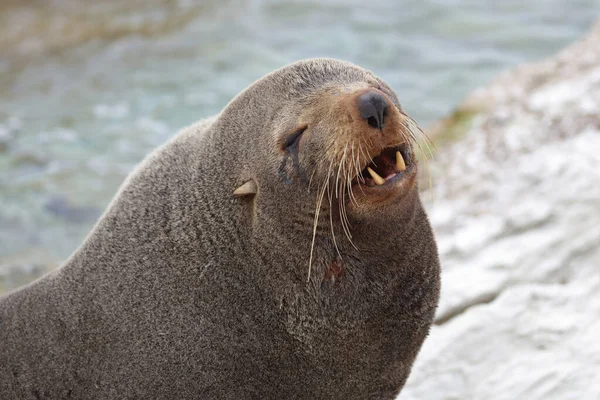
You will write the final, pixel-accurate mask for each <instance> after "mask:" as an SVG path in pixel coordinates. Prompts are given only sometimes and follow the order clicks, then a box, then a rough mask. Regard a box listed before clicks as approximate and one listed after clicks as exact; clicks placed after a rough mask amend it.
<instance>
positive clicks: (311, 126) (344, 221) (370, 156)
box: [0, 59, 440, 399]
mask: <svg viewBox="0 0 600 400" xmlns="http://www.w3.org/2000/svg"><path fill="white" fill-rule="evenodd" d="M415 132H416V131H415V124H414V123H413V122H412V120H411V119H410V118H409V117H408V116H407V115H406V114H405V113H404V111H403V110H402V108H401V106H400V104H399V102H398V99H397V97H396V95H395V94H394V92H393V91H392V90H391V89H390V88H389V87H388V85H386V84H385V83H384V82H383V81H382V80H381V79H379V78H377V77H376V76H374V75H373V74H372V73H370V72H368V71H366V70H364V69H362V68H360V67H358V66H355V65H353V64H350V63H347V62H341V61H337V60H331V59H313V60H306V61H301V62H297V63H294V64H291V65H289V66H286V67H284V68H282V69H280V70H277V71H275V72H272V73H271V74H269V75H267V76H265V77H264V78H262V79H260V80H259V81H257V82H255V83H254V84H252V85H251V86H250V87H248V88H247V89H246V90H244V91H243V92H242V93H241V94H239V95H238V96H237V97H236V98H234V99H233V100H232V101H231V102H230V103H229V104H228V105H227V106H226V107H225V108H224V109H223V111H222V112H221V113H220V114H219V115H217V116H216V117H213V118H210V119H208V120H205V121H202V122H200V123H197V124H196V125H193V126H191V127H189V128H187V129H184V130H183V131H181V132H180V133H179V134H177V135H176V136H175V137H174V138H173V139H172V140H171V141H170V142H168V143H167V144H165V145H164V146H162V147H161V148H159V149H157V150H156V151H154V152H153V153H152V154H151V155H150V156H149V157H147V159H145V160H144V161H143V162H142V163H141V165H140V166H139V167H138V168H137V169H136V171H134V172H133V173H132V174H131V175H130V176H129V177H128V178H127V180H126V181H125V183H124V184H123V185H122V187H121V189H120V190H119V193H118V194H117V195H116V197H115V199H114V200H113V201H112V203H111V204H110V206H109V207H108V209H107V210H106V212H105V213H104V214H103V215H102V217H101V218H100V220H99V221H98V223H97V224H96V226H95V227H94V229H93V230H92V232H91V233H90V235H89V236H88V237H87V239H86V240H85V242H84V243H83V244H82V245H81V246H80V247H79V248H78V249H77V250H76V251H75V253H74V254H73V255H72V256H71V257H70V259H69V260H68V261H67V262H66V264H65V265H64V266H62V267H61V268H59V269H58V270H56V271H54V272H52V273H50V274H48V275H47V276H45V277H43V278H41V279H40V280H38V281H36V282H33V283H32V284H30V285H28V286H26V287H24V288H22V289H20V290H17V291H15V292H13V293H11V294H8V295H6V296H4V297H2V298H1V300H0V397H1V398H7V399H9V398H10V399H17V398H18V399H64V398H72V399H116V398H119V399H150V398H151V399H292V398H294V399H300V398H306V399H317V398H328V399H338V398H339V399H367V398H369V399H370V398H377V399H391V398H393V397H395V396H396V395H397V393H398V392H399V391H400V389H401V388H402V386H403V384H404V382H405V380H406V378H407V377H408V374H409V372H410V369H411V365H412V363H413V361H414V359H415V357H416V355H417V353H418V351H419V349H420V347H421V344H422V343H423V340H424V339H425V337H426V335H427V333H428V331H429V328H430V325H431V323H432V320H433V317H434V313H435V309H436V306H437V303H438V296H439V287H440V280H439V272H440V268H439V261H438V254H437V249H436V244H435V241H434V237H433V234H432V231H431V228H430V225H429V222H428V220H427V217H426V214H425V212H424V210H423V207H422V205H421V202H420V199H419V194H418V190H417V183H416V173H417V162H416V159H415V157H414V152H415V151H414V150H415V143H416V142H415Z"/></svg>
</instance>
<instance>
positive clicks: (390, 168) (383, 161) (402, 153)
mask: <svg viewBox="0 0 600 400" xmlns="http://www.w3.org/2000/svg"><path fill="white" fill-rule="evenodd" d="M412 169H413V162H412V157H411V153H410V151H409V148H408V146H407V145H406V143H403V144H400V145H398V146H393V147H386V148H384V149H383V150H382V151H381V152H380V153H379V154H377V155H376V156H375V157H373V159H372V161H371V162H370V163H369V164H368V165H367V166H365V168H364V169H363V170H362V171H361V172H360V173H359V174H358V175H357V176H356V177H355V178H354V179H353V180H352V184H353V185H355V184H356V185H364V186H368V187H383V186H388V185H391V184H393V183H394V182H397V181H399V180H401V179H402V177H404V176H405V175H406V174H407V173H408V172H410V171H411V170H412Z"/></svg>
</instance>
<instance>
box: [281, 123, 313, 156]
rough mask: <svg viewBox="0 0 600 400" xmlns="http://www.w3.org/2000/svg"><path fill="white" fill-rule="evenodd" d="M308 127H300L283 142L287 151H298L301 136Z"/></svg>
mask: <svg viewBox="0 0 600 400" xmlns="http://www.w3.org/2000/svg"><path fill="white" fill-rule="evenodd" d="M306 128H307V127H306V126H303V127H302V128H300V129H298V130H297V131H296V132H294V134H292V135H290V136H289V137H288V138H287V139H285V142H284V143H283V147H284V149H285V151H289V152H297V151H298V144H299V143H300V138H301V137H302V134H303V133H304V131H305V130H306Z"/></svg>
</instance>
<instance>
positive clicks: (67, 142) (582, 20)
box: [0, 0, 600, 290]
mask: <svg viewBox="0 0 600 400" xmlns="http://www.w3.org/2000/svg"><path fill="white" fill-rule="evenodd" d="M598 15H600V0H529V1H522V0H504V1H492V0H487V1H483V0H467V1H464V0H463V1H458V0H437V1H435V0H409V1H402V2H393V1H387V0H371V1H368V2H365V1H363V0H344V1H342V0H325V1H307V2H293V1H276V0H262V1H261V0H248V1H243V2H237V1H197V2H196V1H169V0H149V1H148V0H147V1H142V0H129V1H127V2H124V1H116V0H109V1H103V2H96V1H92V0H45V1H44V2H38V1H33V0H27V1H25V0H22V1H17V0H9V1H5V2H3V3H2V5H0V171H1V175H0V290H2V285H4V286H5V287H12V286H15V285H17V284H20V283H22V282H23V281H26V280H27V279H29V278H28V276H29V275H32V274H33V275H36V274H38V273H39V271H42V270H44V269H47V268H50V267H52V266H55V265H57V264H58V263H60V261H61V260H64V259H65V258H66V257H68V255H69V254H70V253H71V252H72V251H73V250H74V249H75V248H76V246H77V245H78V244H79V243H80V242H81V241H82V240H83V238H84V237H85V235H86V233H87V232H88V231H89V229H90V228H91V227H92V225H93V224H94V221H95V220H96V219H97V217H98V216H99V215H100V213H101V212H102V210H103V208H104V207H105V206H106V205H107V204H108V202H109V201H110V199H111V197H112V196H113V195H114V193H115V191H116V190H117V188H118V186H119V184H120V183H121V181H122V180H123V178H124V177H125V176H126V174H127V173H128V172H130V171H131V170H132V168H133V167H134V166H135V164H136V163H137V162H139V161H140V160H141V158H142V157H143V156H144V155H145V154H147V153H148V152H149V151H151V149H152V148H154V147H155V146H157V145H158V144H160V143H162V142H164V141H165V140H166V139H167V138H168V137H169V136H170V135H172V134H173V132H175V131H176V130H177V129H178V128H180V127H182V126H185V125H187V124H189V123H191V122H193V121H196V120H198V119H200V118H202V117H205V116H208V115H211V114H214V113H216V112H218V110H220V109H221V108H222V107H223V106H224V105H225V104H226V103H227V101H228V100H229V99H231V98H232V97H233V96H234V95H235V94H236V93H238V92H239V91H240V90H241V89H243V88H244V87H246V86H247V85H248V84H249V83H251V82H252V81H254V80H255V79H257V78H259V77H261V76H262V75H264V74H265V73H267V72H269V71H271V70H272V69H274V68H277V67H280V66H282V65H284V64H287V63H289V62H291V61H294V60H296V59H300V58H306V57H313V56H328V57H337V58H342V59H346V60H350V61H353V62H356V63H358V64H360V65H362V66H364V67H367V68H369V69H372V70H373V71H374V72H376V73H377V74H378V75H380V76H382V77H383V78H384V79H386V80H387V81H388V82H389V83H390V84H391V85H392V87H394V88H395V89H396V91H397V93H398V94H399V96H400V99H401V101H402V102H403V104H404V106H405V108H406V109H407V110H408V111H409V112H410V113H411V115H413V116H414V117H415V118H416V120H417V121H418V122H420V123H421V124H422V125H424V126H426V125H427V124H428V123H429V122H431V121H433V120H434V119H436V118H438V117H440V116H443V115H444V114H446V113H448V112H449V111H450V110H451V109H452V107H453V106H454V105H455V104H456V103H457V102H458V101H459V100H460V99H461V98H462V97H463V96H464V95H465V94H466V93H468V92H469V91H470V90H472V89H473V88H475V87H477V86H479V85H481V84H483V83H485V82H486V81H487V80H489V79H490V78H491V77H492V76H493V75H494V74H496V73H497V72H499V71H501V70H504V69H506V68H508V67H510V66H513V65H516V64H518V63H521V62H524V61H529V60H535V59H539V58H541V57H545V56H548V55H551V54H552V53H554V52H555V51H557V50H558V49H560V48H561V47H563V46H564V45H566V44H568V43H570V42H571V41H573V40H574V39H576V38H578V37H579V36H580V35H581V34H582V33H583V32H585V31H586V30H587V29H588V28H589V26H590V25H591V23H592V22H593V21H594V19H595V18H596V17H597V16H598ZM9 270H10V271H14V270H18V271H25V275H26V277H25V278H23V279H22V280H19V278H11V279H14V280H11V281H7V280H6V279H7V278H6V276H7V274H6V273H7V271H9ZM3 274H4V278H3ZM3 279H4V283H2V282H3ZM7 282H8V283H7Z"/></svg>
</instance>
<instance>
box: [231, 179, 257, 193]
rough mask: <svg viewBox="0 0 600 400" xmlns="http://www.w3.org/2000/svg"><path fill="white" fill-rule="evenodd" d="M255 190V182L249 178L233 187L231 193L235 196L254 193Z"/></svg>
mask: <svg viewBox="0 0 600 400" xmlns="http://www.w3.org/2000/svg"><path fill="white" fill-rule="evenodd" d="M257 190H258V187H257V186H256V182H254V180H253V179H250V180H249V181H248V182H246V183H244V184H243V185H242V186H240V187H239V188H237V189H235V190H234V191H233V195H234V196H236V197H242V196H249V195H255V194H256V191H257Z"/></svg>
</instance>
